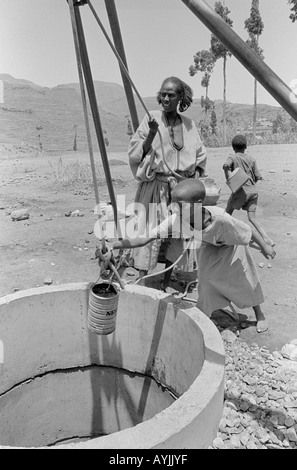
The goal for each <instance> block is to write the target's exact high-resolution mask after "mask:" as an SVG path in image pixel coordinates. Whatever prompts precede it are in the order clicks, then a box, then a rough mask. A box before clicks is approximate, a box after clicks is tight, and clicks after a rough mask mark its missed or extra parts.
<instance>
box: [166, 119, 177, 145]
mask: <svg viewBox="0 0 297 470" xmlns="http://www.w3.org/2000/svg"><path fill="white" fill-rule="evenodd" d="M165 116H166V121H167V124H168V129H169V134H170V137H171V139H172V140H173V141H174V126H175V124H176V121H177V118H178V117H179V116H178V114H176V116H175V119H174V121H173V124H171V125H170V122H169V119H168V117H167V115H165Z"/></svg>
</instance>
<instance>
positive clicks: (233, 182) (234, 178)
mask: <svg viewBox="0 0 297 470" xmlns="http://www.w3.org/2000/svg"><path fill="white" fill-rule="evenodd" d="M249 179H250V178H249V176H248V175H247V174H246V173H245V172H244V171H243V170H242V169H241V168H235V170H234V171H232V173H231V174H230V176H229V178H228V180H227V181H226V184H227V186H228V187H229V188H230V189H231V191H232V193H236V191H238V190H239V189H240V188H241V187H242V186H243V185H244V183H246V182H247V181H248V180H249Z"/></svg>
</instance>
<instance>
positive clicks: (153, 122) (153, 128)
mask: <svg viewBox="0 0 297 470" xmlns="http://www.w3.org/2000/svg"><path fill="white" fill-rule="evenodd" d="M148 126H149V129H150V131H151V132H152V133H153V134H157V132H158V128H159V124H158V122H157V121H156V119H154V118H152V119H149V121H148Z"/></svg>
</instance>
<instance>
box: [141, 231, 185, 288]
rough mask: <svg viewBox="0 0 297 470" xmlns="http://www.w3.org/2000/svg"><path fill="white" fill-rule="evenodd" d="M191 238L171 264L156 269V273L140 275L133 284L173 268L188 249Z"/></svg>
mask: <svg viewBox="0 0 297 470" xmlns="http://www.w3.org/2000/svg"><path fill="white" fill-rule="evenodd" d="M191 241H192V240H189V241H188V243H187V245H186V247H185V248H184V250H183V252H182V254H181V255H179V257H178V258H177V260H176V261H174V263H173V264H171V266H169V267H168V268H165V269H163V270H162V271H158V272H157V273H151V274H147V275H146V276H143V277H140V278H139V279H137V280H136V281H135V283H134V284H138V282H140V281H142V280H144V279H147V278H149V277H153V276H159V274H163V273H166V272H167V271H169V270H170V269H173V268H174V266H175V265H176V264H177V263H178V262H179V261H180V260H181V259H182V257H183V256H184V254H185V253H186V251H187V250H188V248H189V246H190V243H191Z"/></svg>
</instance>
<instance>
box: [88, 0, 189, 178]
mask: <svg viewBox="0 0 297 470" xmlns="http://www.w3.org/2000/svg"><path fill="white" fill-rule="evenodd" d="M86 2H87V4H88V5H89V7H90V9H91V11H92V13H93V15H94V17H95V20H96V21H97V23H98V25H99V26H100V29H101V31H102V33H103V34H104V36H105V38H106V40H107V42H108V44H109V46H110V47H111V49H112V51H113V53H114V54H115V56H116V58H117V59H118V62H119V65H120V67H121V69H122V71H123V72H124V74H125V75H126V77H127V79H128V80H129V82H130V85H131V86H132V88H133V90H134V91H135V93H136V95H137V97H138V99H139V101H140V103H141V105H142V106H143V108H144V110H145V112H146V113H147V115H148V117H149V119H150V120H151V119H152V116H151V114H150V112H149V110H148V109H147V107H146V105H145V103H144V101H143V99H142V98H141V96H140V94H139V92H138V90H137V88H136V86H135V85H134V83H133V80H132V79H131V77H130V75H129V72H128V70H127V67H126V66H125V64H124V62H123V61H122V58H121V56H120V54H119V53H118V51H117V50H116V48H115V47H114V45H113V43H112V41H111V40H110V38H109V36H108V34H107V32H106V30H105V28H104V26H103V24H102V22H101V21H100V19H99V17H98V15H97V13H96V11H95V9H94V7H93V5H92V4H91V2H90V0H86ZM157 132H158V135H159V138H160V142H161V151H162V158H163V162H164V163H165V165H166V167H167V168H168V170H169V171H170V173H172V174H173V175H174V176H175V177H176V178H177V179H184V177H183V176H181V175H179V174H178V173H176V172H175V171H174V170H172V169H171V168H170V167H169V165H168V163H167V162H166V159H165V152H164V144H163V139H162V135H161V132H160V130H159V129H158V131H157ZM151 164H152V160H151V162H150V165H151Z"/></svg>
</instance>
